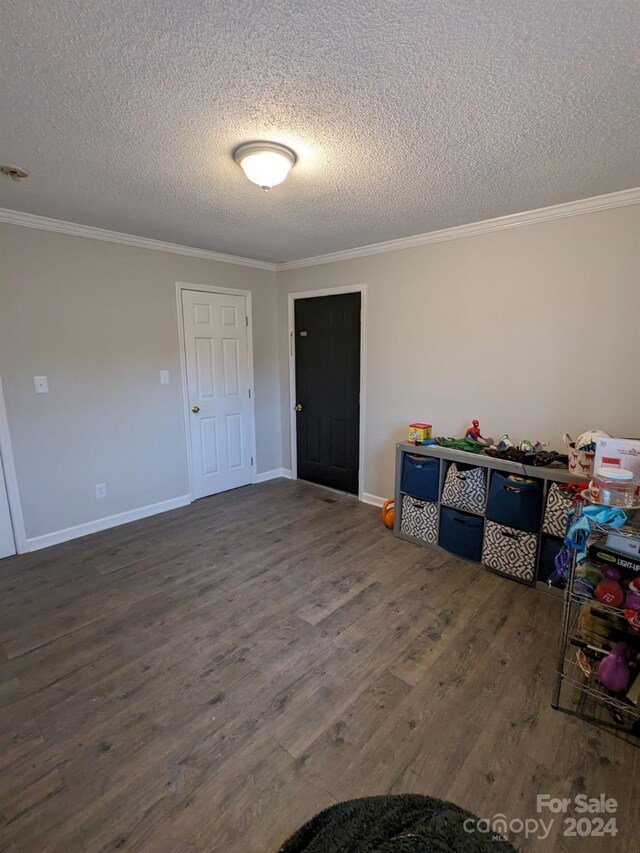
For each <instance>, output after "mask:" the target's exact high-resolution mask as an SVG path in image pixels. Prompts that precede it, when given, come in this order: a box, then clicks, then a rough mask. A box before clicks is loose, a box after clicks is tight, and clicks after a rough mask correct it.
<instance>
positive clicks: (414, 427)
mask: <svg viewBox="0 0 640 853" xmlns="http://www.w3.org/2000/svg"><path fill="white" fill-rule="evenodd" d="M431 429H432V427H431V424H421V423H416V424H409V444H426V443H427V442H430V441H431Z"/></svg>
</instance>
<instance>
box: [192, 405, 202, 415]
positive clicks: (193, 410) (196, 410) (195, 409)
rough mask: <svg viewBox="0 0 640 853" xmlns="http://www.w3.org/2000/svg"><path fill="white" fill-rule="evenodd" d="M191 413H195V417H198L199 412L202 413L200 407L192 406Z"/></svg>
mask: <svg viewBox="0 0 640 853" xmlns="http://www.w3.org/2000/svg"><path fill="white" fill-rule="evenodd" d="M191 411H192V412H193V414H194V415H197V414H198V412H199V411H200V406H191Z"/></svg>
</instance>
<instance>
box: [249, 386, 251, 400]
mask: <svg viewBox="0 0 640 853" xmlns="http://www.w3.org/2000/svg"><path fill="white" fill-rule="evenodd" d="M249 399H251V388H249Z"/></svg>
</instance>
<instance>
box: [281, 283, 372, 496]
mask: <svg viewBox="0 0 640 853" xmlns="http://www.w3.org/2000/svg"><path fill="white" fill-rule="evenodd" d="M341 293H359V294H360V429H359V447H358V500H359V501H361V500H363V495H364V494H365V491H364V475H365V452H364V438H365V425H366V420H367V409H366V406H367V394H366V390H367V285H366V284H345V285H340V286H338V287H323V288H321V289H320V290H300V291H296V292H295V293H289V294H287V297H288V314H289V323H288V336H287V349H288V353H289V440H290V447H291V478H292V479H293V480H297V479H298V434H297V423H296V413H295V409H294V406H295V404H296V348H295V302H296V300H297V299H313V298H315V297H316V296H337V295H339V294H341Z"/></svg>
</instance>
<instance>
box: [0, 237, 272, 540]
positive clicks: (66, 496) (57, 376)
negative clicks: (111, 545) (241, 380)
mask: <svg viewBox="0 0 640 853" xmlns="http://www.w3.org/2000/svg"><path fill="white" fill-rule="evenodd" d="M176 281H184V282H189V283H194V284H209V285H219V286H222V287H236V288H242V289H248V290H251V292H252V300H253V314H254V359H255V401H256V431H257V471H258V472H264V471H269V470H272V469H274V468H280V467H281V465H282V462H281V441H282V438H281V425H280V411H281V403H280V397H279V373H278V369H279V368H278V354H277V313H276V284H275V274H274V273H271V272H266V271H261V270H257V269H252V268H248V267H242V266H235V265H232V264H225V263H218V262H214V261H209V260H201V259H197V258H190V257H185V256H181V255H175V254H170V253H165V252H159V251H155V250H151V249H139V248H133V247H129V246H123V245H117V244H114V243H106V242H100V241H97V240H90V239H86V238H82V237H72V236H68V235H63V234H55V233H51V232H46V231H40V230H35V229H30V228H24V227H20V226H11V225H0V375H1V376H2V380H3V384H4V393H5V401H6V405H7V411H8V417H9V427H10V432H11V438H12V443H13V450H14V456H15V465H16V471H17V476H18V484H19V489H20V496H21V502H22V509H23V513H24V518H25V526H26V532H27V536H28V537H30V538H31V537H37V536H41V535H44V534H48V533H52V532H54V531H59V530H62V529H64V528H67V527H72V526H76V525H79V524H83V523H87V522H90V521H93V520H95V519H97V518H100V517H104V516H110V515H113V514H117V513H121V512H126V511H128V510H132V509H136V508H138V507H144V506H148V505H151V504H155V503H158V502H161V501H165V500H171V499H173V498H177V497H180V496H183V495H186V494H187V492H188V490H189V487H188V474H187V456H186V443H185V434H184V422H183V410H182V405H183V404H182V398H181V384H180V354H179V346H178V321H177V312H176V293H175V282H176ZM161 369H168V370H169V371H170V372H171V384H169V385H160V383H159V371H160V370H161ZM38 375H46V376H47V377H48V380H49V394H46V395H36V394H35V393H34V387H33V377H34V376H38ZM102 482H106V483H107V487H108V497H107V498H106V499H103V500H100V501H96V498H95V488H94V487H95V484H96V483H102Z"/></svg>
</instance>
